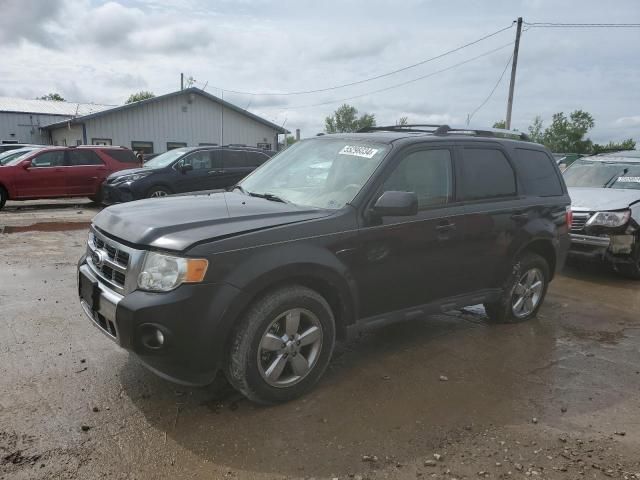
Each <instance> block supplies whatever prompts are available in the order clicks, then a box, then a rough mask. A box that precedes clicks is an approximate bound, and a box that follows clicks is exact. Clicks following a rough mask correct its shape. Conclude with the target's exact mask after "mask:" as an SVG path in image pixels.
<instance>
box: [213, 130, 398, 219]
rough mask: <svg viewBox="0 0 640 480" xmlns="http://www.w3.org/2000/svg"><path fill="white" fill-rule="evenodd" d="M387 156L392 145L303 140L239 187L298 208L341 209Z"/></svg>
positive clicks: (273, 159)
mask: <svg viewBox="0 0 640 480" xmlns="http://www.w3.org/2000/svg"><path fill="white" fill-rule="evenodd" d="M388 153H389V146H388V145H385V144H378V143H372V142H362V141H354V140H347V139H338V138H330V137H329V138H315V139H308V140H303V141H301V142H297V143H296V144H294V145H292V146H291V147H289V148H287V149H286V150H284V151H283V152H281V153H279V154H278V155H276V156H275V157H273V158H272V159H271V160H269V161H268V162H267V163H265V164H264V165H262V166H261V167H259V168H258V169H257V170H254V172H253V173H252V174H251V175H249V176H248V177H246V178H245V179H244V180H242V182H240V186H242V188H243V189H244V190H245V191H246V192H247V193H254V194H263V195H264V194H270V195H275V196H277V197H279V198H280V199H281V200H283V201H285V202H290V203H294V204H297V205H303V206H308V207H314V208H327V209H339V208H342V207H344V206H345V205H346V204H347V203H349V202H351V201H352V200H353V199H354V198H355V196H356V195H357V194H358V192H360V190H361V189H362V187H363V186H364V185H365V183H366V182H367V181H368V180H369V178H370V177H371V175H372V174H373V172H374V171H375V170H376V168H378V166H379V165H380V163H381V162H382V160H383V159H384V158H385V157H386V155H387V154H388ZM225 168H226V164H225Z"/></svg>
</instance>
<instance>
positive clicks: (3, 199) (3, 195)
mask: <svg viewBox="0 0 640 480" xmlns="http://www.w3.org/2000/svg"><path fill="white" fill-rule="evenodd" d="M8 197H9V195H8V194H7V191H6V190H5V189H4V188H3V187H0V210H2V207H4V204H5V203H7V198H8Z"/></svg>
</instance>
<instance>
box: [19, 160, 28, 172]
mask: <svg viewBox="0 0 640 480" xmlns="http://www.w3.org/2000/svg"><path fill="white" fill-rule="evenodd" d="M20 166H21V167H22V168H24V169H25V170H28V169H29V168H30V167H31V160H25V161H24V162H22V163H21V164H20Z"/></svg>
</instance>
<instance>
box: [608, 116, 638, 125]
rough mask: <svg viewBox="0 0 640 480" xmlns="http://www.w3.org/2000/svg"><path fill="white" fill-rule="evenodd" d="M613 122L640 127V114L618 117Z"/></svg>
mask: <svg viewBox="0 0 640 480" xmlns="http://www.w3.org/2000/svg"><path fill="white" fill-rule="evenodd" d="M614 123H615V124H616V125H620V126H623V127H640V115H634V116H632V117H620V118H618V119H616V121H615V122H614Z"/></svg>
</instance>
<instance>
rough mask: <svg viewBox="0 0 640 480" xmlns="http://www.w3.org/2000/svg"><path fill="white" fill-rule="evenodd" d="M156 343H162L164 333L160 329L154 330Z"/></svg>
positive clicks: (160, 344) (159, 344)
mask: <svg viewBox="0 0 640 480" xmlns="http://www.w3.org/2000/svg"><path fill="white" fill-rule="evenodd" d="M156 343H157V344H158V346H160V347H161V346H162V345H164V335H163V333H162V332H161V331H160V330H156Z"/></svg>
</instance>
